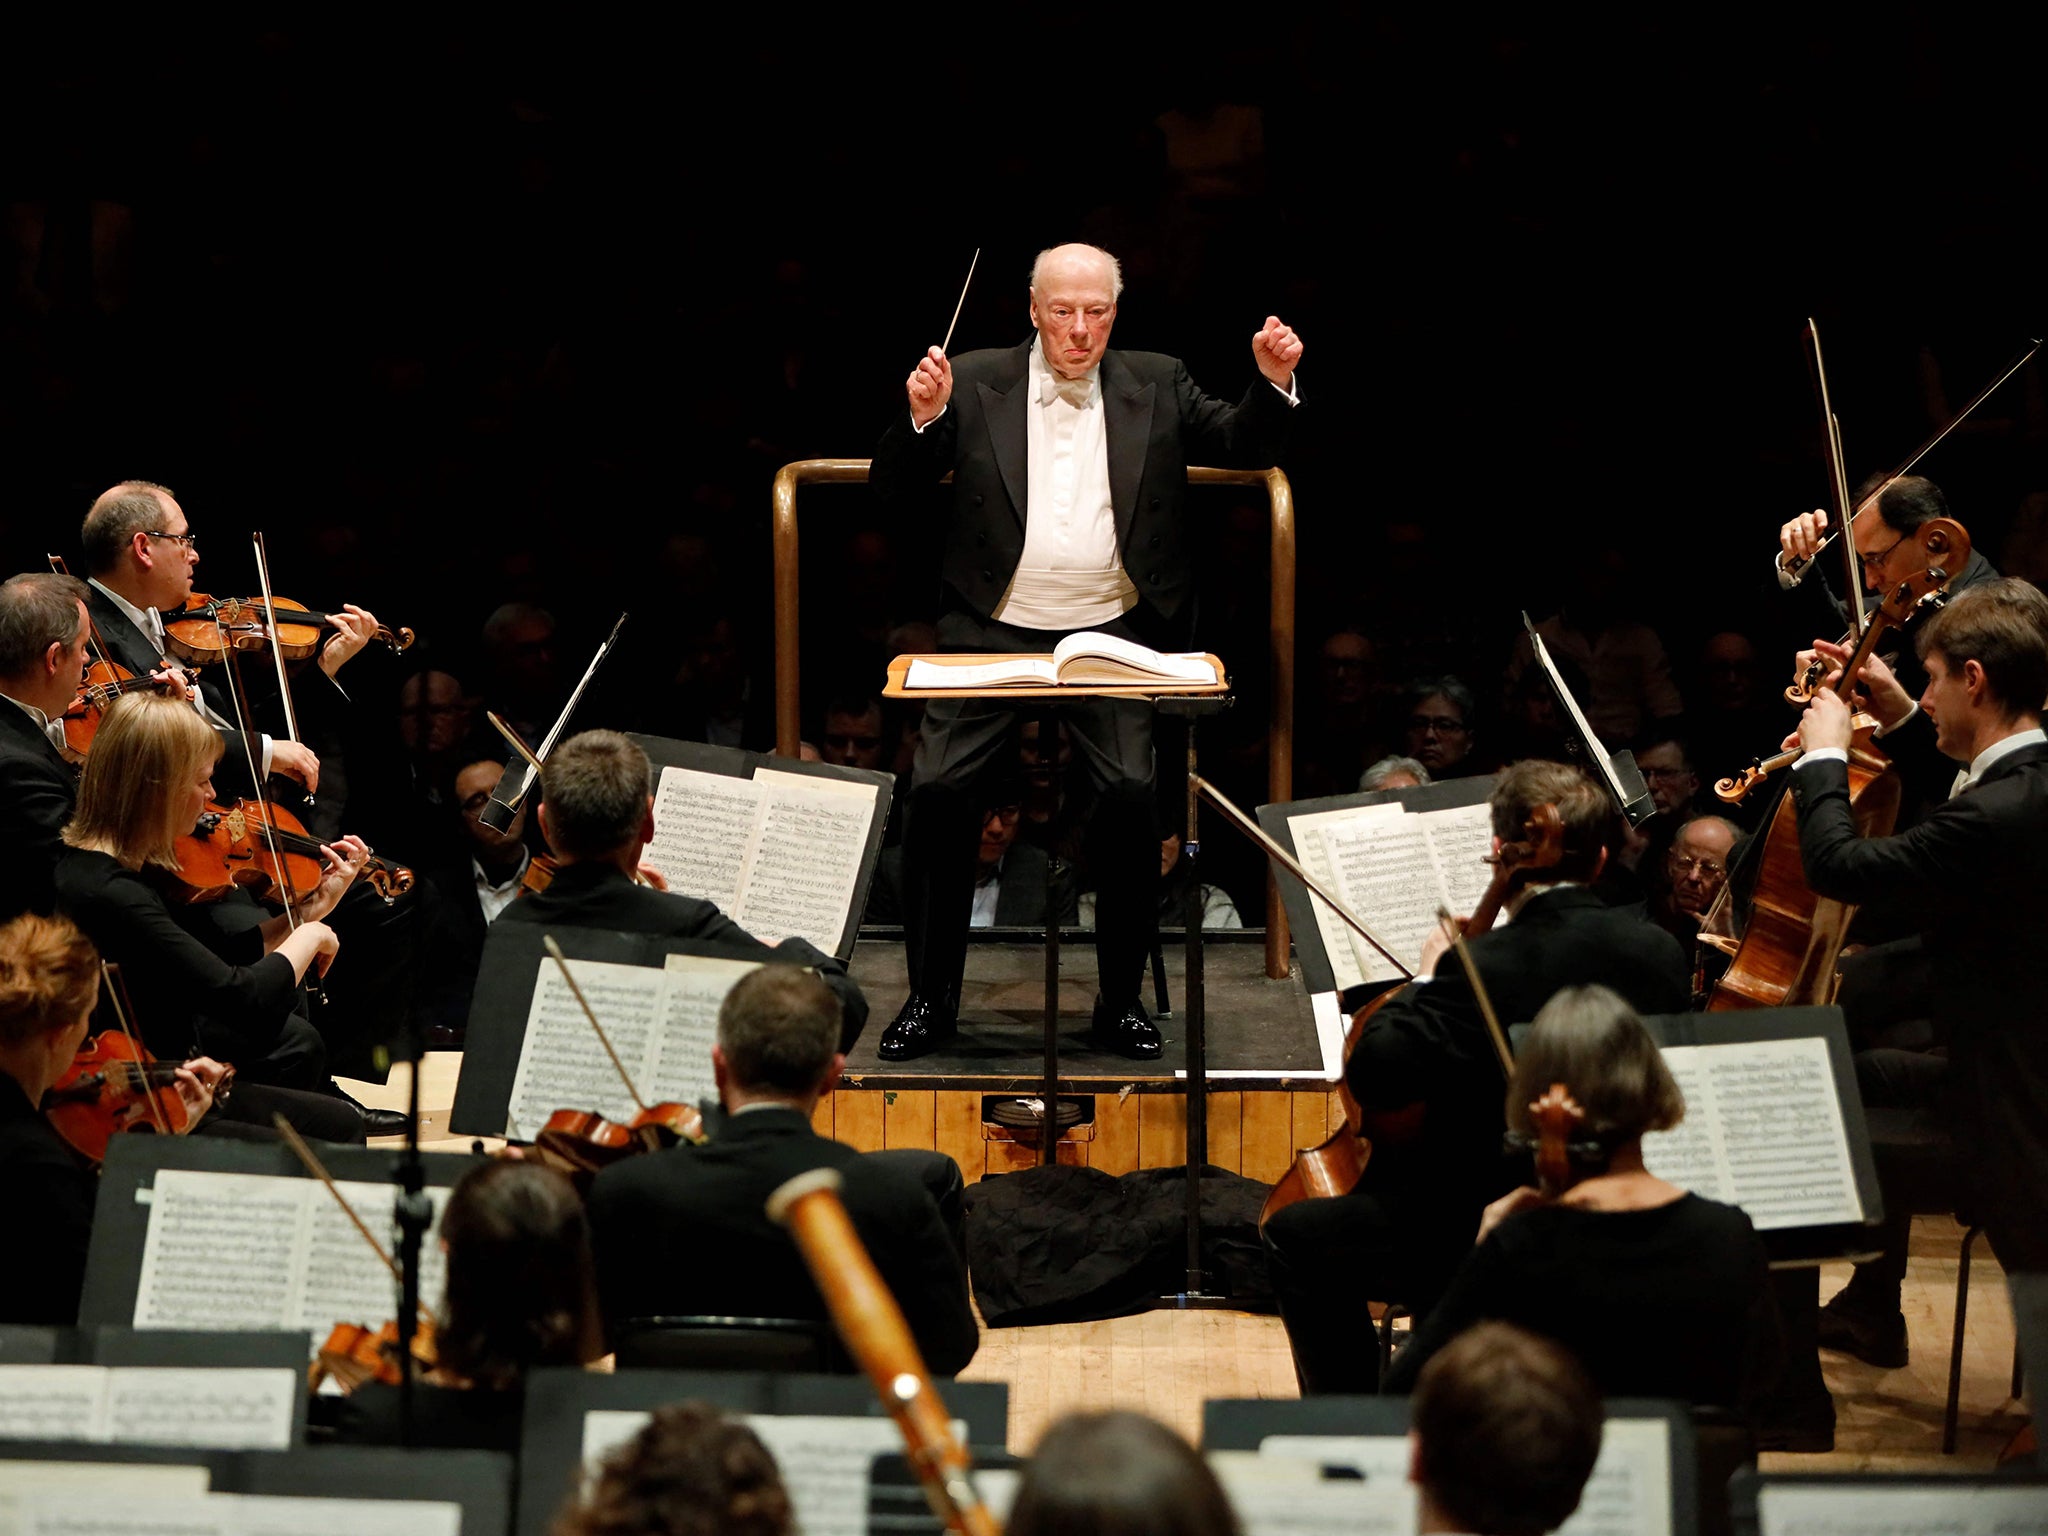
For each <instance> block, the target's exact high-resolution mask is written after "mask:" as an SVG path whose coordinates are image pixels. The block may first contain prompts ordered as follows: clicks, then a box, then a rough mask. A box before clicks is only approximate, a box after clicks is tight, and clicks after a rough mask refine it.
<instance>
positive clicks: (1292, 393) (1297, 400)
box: [1266, 373, 1301, 405]
mask: <svg viewBox="0 0 2048 1536" xmlns="http://www.w3.org/2000/svg"><path fill="white" fill-rule="evenodd" d="M1296 379H1297V375H1295V374H1291V373H1290V374H1289V375H1287V386H1286V388H1284V389H1282V388H1281V386H1280V385H1278V384H1273V381H1272V380H1271V379H1268V380H1266V382H1267V383H1268V384H1273V387H1274V388H1275V389H1278V390H1280V393H1281V394H1283V395H1285V396H1286V397H1287V403H1288V404H1289V405H1299V404H1301V385H1300V384H1299V383H1297V382H1296Z"/></svg>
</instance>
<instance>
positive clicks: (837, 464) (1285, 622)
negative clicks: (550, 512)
mask: <svg viewBox="0 0 2048 1536" xmlns="http://www.w3.org/2000/svg"><path fill="white" fill-rule="evenodd" d="M870 462H871V461H870V460H867V459H799V460H798V461H797V462H796V463H794V464H785V465H783V466H782V468H781V469H779V470H777V471H776V472H775V490H774V499H775V750H776V751H777V752H779V753H781V754H782V755H783V756H784V757H795V756H796V755H797V750H798V743H799V742H800V741H801V740H802V736H803V724H802V718H801V714H802V706H801V701H800V696H799V693H798V677H799V660H798V655H797V527H796V497H797V487H799V486H803V485H847V484H853V483H857V482H861V481H865V480H866V479H867V478H868V465H869V463H870ZM1188 484H1189V485H1255V486H1261V487H1263V488H1264V490H1265V492H1266V500H1267V503H1268V506H1269V507H1270V510H1271V514H1272V517H1271V528H1272V560H1271V567H1272V585H1273V593H1272V616H1271V618H1270V620H1269V623H1268V639H1269V643H1268V645H1267V657H1266V665H1267V668H1268V676H1267V683H1268V685H1269V687H1270V690H1271V698H1272V709H1271V713H1270V714H1269V716H1268V719H1267V722H1266V732H1267V735H1266V739H1267V742H1268V744H1269V750H1268V752H1267V754H1266V797H1267V799H1268V800H1272V801H1279V800H1287V799H1291V798H1292V797H1293V793H1294V488H1293V487H1292V486H1290V485H1289V484H1288V483H1287V476H1286V475H1284V474H1282V473H1281V472H1280V471H1279V470H1277V469H1206V468H1190V469H1189V470H1188ZM1225 660H1226V662H1227V661H1228V660H1229V658H1227V657H1226V658H1225ZM1287 940H1288V935H1287V911H1286V909H1285V908H1284V907H1283V906H1282V905H1281V904H1280V888H1279V885H1278V883H1277V881H1276V879H1275V877H1274V874H1273V872H1272V870H1271V869H1270V868H1269V869H1268V870H1267V872H1266V974H1267V975H1268V976H1270V977H1272V978H1274V979H1275V980H1276V981H1277V980H1278V979H1280V978H1281V977H1283V976H1285V975H1286V974H1287Z"/></svg>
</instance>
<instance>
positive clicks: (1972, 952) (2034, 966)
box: [1792, 744, 2048, 1269]
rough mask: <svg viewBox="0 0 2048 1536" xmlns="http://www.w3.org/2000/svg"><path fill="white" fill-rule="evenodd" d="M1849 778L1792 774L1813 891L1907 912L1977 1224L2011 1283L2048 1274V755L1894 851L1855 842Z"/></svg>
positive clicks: (1987, 785)
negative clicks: (2043, 1010) (1913, 911)
mask: <svg viewBox="0 0 2048 1536" xmlns="http://www.w3.org/2000/svg"><path fill="white" fill-rule="evenodd" d="M1848 783H1849V780H1848V770H1847V768H1846V766H1845V765H1844V764H1842V763H1839V762H1811V763H1806V764H1803V765H1802V766H1800V767H1798V768H1796V769H1795V770H1794V771H1793V773H1792V794H1793V796H1794V801H1795V804H1796V805H1797V807H1798V811H1799V834H1800V841H1799V852H1800V858H1801V861H1802V863H1803V864H1804V866H1805V871H1806V882H1807V884H1808V885H1810V886H1811V887H1812V888H1813V889H1814V890H1815V891H1816V892H1818V893H1820V894H1821V895H1823V896H1832V897H1835V898H1837V899H1839V900H1842V901H1855V902H1866V901H1870V900H1873V899H1879V898H1887V897H1889V898H1892V899H1895V900H1910V901H1911V902H1912V903H1913V904H1914V906H1915V907H1916V908H1917V910H1918V911H1919V912H1920V913H1921V914H1922V915H1923V920H1924V927H1923V929H1922V948H1923V951H1924V954H1925V959H1926V964H1927V967H1928V970H1929V974H1930V979H1931V982H1932V987H1931V993H1932V1008H1933V1015H1934V1020H1933V1022H1934V1027H1935V1031H1936V1033H1937V1035H1938V1036H1939V1037H1940V1038H1941V1039H1942V1040H1943V1041H1944V1042H1945V1043H1946V1045H1947V1048H1948V1070H1947V1072H1946V1074H1945V1080H1944V1082H1943V1084H1942V1086H1941V1099H1940V1102H1939V1104H1938V1106H1937V1109H1938V1113H1939V1116H1940V1118H1941V1120H1942V1122H1943V1123H1944V1124H1945V1125H1946V1126H1947V1128H1948V1129H1949V1131H1950V1133H1951V1135H1952V1136H1953V1137H1954V1139H1955V1142H1956V1148H1957V1153H1958V1161H1959V1163H1960V1165H1961V1167H1962V1168H1963V1170H1964V1176H1965V1185H1966V1189H1967V1192H1968V1194H1969V1197H1970V1200H1971V1203H1972V1205H1973V1207H1974V1213H1975V1215H1976V1216H1977V1218H1978V1219H1979V1220H1980V1221H1982V1222H1983V1223H1984V1226H1985V1230H1986V1232H1987V1233H1988V1235H1989V1236H1990V1238H1991V1244H1992V1248H1993V1250H1994V1251H1995V1252H1996V1253H1997V1254H1998V1257H1999V1260H2000V1262H2001V1263H2003V1264H2004V1265H2005V1266H2006V1268H2007V1269H2041V1268H2048V1027H2044V1025H2043V1022H2042V1019H2041V1017H2040V1010H2039V999H2040V998H2042V997H2043V996H2044V995H2048V944H2043V943H2042V937H2041V936H2042V934H2043V932H2044V931H2048V885H2044V884H2043V883H2042V878H2041V872H2042V870H2043V869H2048V745H2041V744H2035V745H2031V746H2026V747H2021V748H2018V749H2016V750H2015V751H2013V752H2011V753H2009V754H2007V755H2006V756H2004V757H2002V758H2000V759H1998V760H1997V761H1996V762H1994V763H1993V764H1992V765H1991V766H1990V767H1989V768H1988V769H1986V771H1985V773H1984V776H1983V777H1982V778H1981V779H1979V780H1978V781H1977V782H1976V783H1975V784H1974V785H1973V786H1971V787H1970V788H1969V789H1967V790H1965V791H1964V792H1963V793H1961V794H1959V795H1957V796H1955V797H1954V798H1953V799H1950V800H1948V801H1946V802H1944V803H1943V804H1942V805H1940V806H1938V807H1936V808H1935V809H1934V810H1933V811H1932V812H1930V813H1929V815H1928V816H1927V818H1926V820H1924V821H1922V822H1921V823H1920V824H1919V825H1917V826H1915V827H1912V828H1910V829H1909V830H1907V831H1905V832H1902V833H1899V834H1898V835H1897V836H1894V837H1881V838H1864V837H1860V836H1859V835H1858V834H1857V831H1856V826H1855V821H1854V817H1853V814H1852V812H1851V810H1850V806H1849V796H1848Z"/></svg>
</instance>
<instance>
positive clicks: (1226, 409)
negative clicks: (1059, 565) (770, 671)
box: [870, 334, 1293, 618]
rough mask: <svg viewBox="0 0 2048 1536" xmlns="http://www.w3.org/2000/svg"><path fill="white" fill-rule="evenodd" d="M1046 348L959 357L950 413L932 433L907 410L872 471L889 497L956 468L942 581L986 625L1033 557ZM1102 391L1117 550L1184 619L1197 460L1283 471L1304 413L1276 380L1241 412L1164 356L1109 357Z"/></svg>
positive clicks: (1140, 582)
mask: <svg viewBox="0 0 2048 1536" xmlns="http://www.w3.org/2000/svg"><path fill="white" fill-rule="evenodd" d="M1036 345H1038V339H1037V336H1036V335H1035V334H1034V335H1033V337H1032V338H1031V339H1030V340H1029V341H1027V342H1025V343H1024V344H1023V345H1022V346H1019V347H1011V348H1008V349H1004V350H989V351H983V352H968V353H965V354H963V355H962V356H960V357H957V358H955V359H954V360H953V396H952V399H951V400H950V401H949V402H948V404H947V407H946V411H945V413H944V414H943V415H941V416H940V417H939V418H938V420H936V421H934V422H932V423H931V425H930V426H928V427H926V428H925V430H924V431H923V432H921V433H920V432H918V431H917V430H916V429H915V428H913V427H912V426H911V424H910V411H909V409H908V407H905V408H904V409H903V410H901V411H899V412H898V413H897V415H896V419H895V420H894V421H893V422H891V423H890V425H889V429H888V430H887V431H886V432H885V433H884V434H883V436H882V441H881V445H880V446H879V447H878V448H877V449H876V450H875V458H874V465H873V468H872V469H871V471H870V479H871V483H872V484H873V485H874V487H875V489H876V491H877V492H878V493H879V494H880V495H882V496H884V497H894V496H897V495H900V494H902V492H903V491H904V489H905V488H906V487H909V486H913V485H916V484H918V483H921V482H929V481H932V480H936V479H938V478H940V477H941V476H942V475H944V474H946V473H947V472H948V471H951V472H952V474H953V517H952V520H951V523H950V526H949V527H948V530H947V534H946V547H945V552H944V554H943V556H942V557H941V560H940V566H939V573H940V575H941V576H942V577H944V579H945V580H946V582H947V583H948V584H949V585H951V586H952V587H953V588H954V590H956V591H957V592H959V594H960V595H961V596H962V597H964V598H965V599H966V600H967V602H968V603H969V604H970V605H971V606H972V607H973V608H974V609H975V610H976V611H977V612H979V613H981V614H982V615H984V616H991V615H993V613H994V611H995V608H996V606H997V604H998V603H999V602H1000V601H1001V600H1002V596H1003V593H1004V591H1005V590H1007V589H1008V587H1009V585H1010V578H1011V577H1012V576H1013V575H1015V574H1016V570H1017V561H1018V559H1019V558H1020V557H1021V556H1022V555H1023V553H1024V514H1025V503H1026V497H1027V494H1028V480H1027V475H1028V465H1027V462H1026V460H1027V457H1028V450H1027V446H1026V431H1027V428H1026V420H1025V411H1026V409H1027V407H1028V406H1029V404H1030V402H1029V400H1028V399H1027V396H1028V395H1029V394H1030V376H1031V348H1033V347H1035V346H1036ZM1100 382H1101V385H1102V411H1103V428H1104V435H1105V437H1106V438H1107V441H1108V453H1109V488H1110V502H1111V505H1112V506H1113V507H1114V509H1115V513H1116V537H1117V549H1118V551H1119V552H1120V553H1121V554H1122V557H1123V564H1124V569H1125V571H1127V572H1128V573H1129V575H1130V578H1131V582H1132V585H1134V586H1135V587H1136V588H1137V589H1138V595H1139V596H1140V597H1142V598H1144V599H1145V601H1146V602H1148V603H1150V604H1151V605H1152V607H1153V608H1155V609H1157V610H1158V611H1159V612H1160V613H1161V614H1162V615H1164V616H1166V617H1168V618H1171V617H1173V616H1174V615H1175V614H1176V613H1177V612H1178V611H1179V610H1180V608H1181V606H1182V605H1183V604H1184V603H1185V602H1186V601H1187V600H1188V598H1189V597H1190V596H1191V595H1192V594H1193V591H1194V561H1193V558H1192V551H1191V547H1190V546H1191V542H1192V541H1191V530H1190V528H1189V526H1188V523H1187V519H1186V518H1185V516H1184V515H1183V506H1184V502H1185V500H1186V496H1187V466H1188V463H1189V461H1190V459H1193V460H1194V461H1195V462H1197V463H1211V464H1218V465H1224V466H1241V467H1247V468H1258V467H1263V466H1265V465H1269V464H1272V463H1274V462H1275V461H1276V460H1277V459H1278V458H1279V456H1280V448H1281V444H1282V439H1283V437H1284V435H1285V428H1286V425H1287V418H1288V416H1289V415H1290V413H1291V412H1292V410H1293V407H1292V406H1290V405H1289V404H1288V402H1287V399H1286V397H1285V396H1283V395H1282V394H1281V393H1280V392H1279V391H1278V390H1276V389H1274V388H1273V386H1272V385H1271V384H1269V383H1267V382H1266V380H1265V379H1264V378H1260V379H1259V380H1258V381H1257V382H1255V383H1254V384H1253V385H1252V387H1251V389H1250V390H1249V391H1247V392H1246V394H1245V396H1244V398H1243V399H1242V400H1241V401H1239V402H1238V403H1237V404H1236V405H1231V404H1230V403H1228V402H1227V401H1223V400H1217V399H1213V398H1211V397H1210V396H1208V395H1205V394H1203V393H1202V391H1201V390H1199V389H1197V388H1196V387H1195V383H1194V380H1192V379H1190V378H1189V377H1188V371H1187V368H1186V367H1185V366H1184V365H1183V364H1182V363H1181V361H1180V360H1179V359H1178V358H1173V357H1166V356H1164V355H1163V354H1161V353H1158V352H1105V353H1104V354H1103V356H1102V366H1101V373H1100Z"/></svg>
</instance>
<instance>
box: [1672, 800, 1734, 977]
mask: <svg viewBox="0 0 2048 1536" xmlns="http://www.w3.org/2000/svg"><path fill="white" fill-rule="evenodd" d="M1741 836H1742V829H1741V828H1740V827H1738V826H1736V825H1735V823H1734V822H1732V821H1730V820H1729V819H1728V818H1727V817H1725V816H1695V817H1693V818H1692V820H1690V821H1688V822H1686V823H1685V825H1683V826H1682V827H1680V828H1679V829H1678V835H1677V836H1676V837H1674V838H1672V840H1671V851H1670V852H1669V853H1667V854H1665V855H1664V880H1663V888H1662V890H1660V891H1659V892H1658V894H1657V897H1656V899H1655V900H1654V901H1653V902H1652V903H1651V909H1650V910H1651V915H1652V916H1653V917H1654V918H1655V919H1656V922H1657V925H1658V926H1659V927H1660V928H1662V929H1664V931H1665V932H1667V933H1669V934H1671V935H1672V937H1674V938H1676V939H1677V940H1678V941H1679V942H1680V943H1681V944H1688V945H1689V944H1691V943H1692V942H1693V940H1694V939H1696V938H1697V937H1698V936H1699V931H1700V919H1701V918H1703V917H1705V916H1706V913H1707V908H1708V907H1710V906H1712V905H1713V904H1714V898H1715V897H1716V896H1718V895H1720V894H1721V887H1722V886H1724V885H1726V884H1727V883H1728V856H1729V854H1730V853H1732V852H1733V851H1734V848H1735V843H1736V840H1737V839H1738V838H1740V837H1741Z"/></svg>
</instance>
